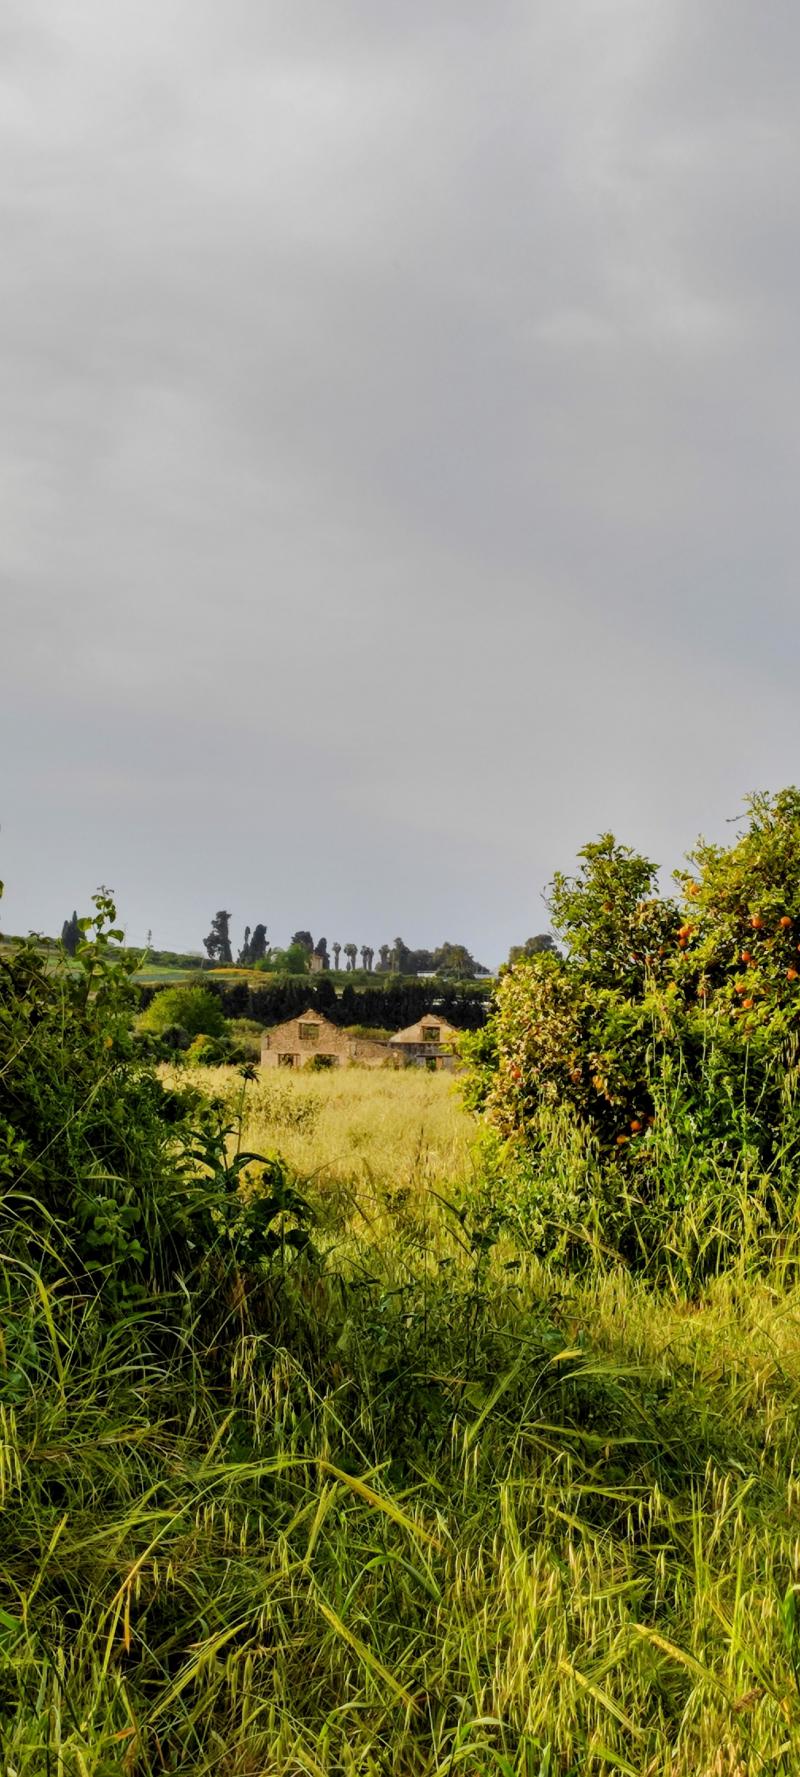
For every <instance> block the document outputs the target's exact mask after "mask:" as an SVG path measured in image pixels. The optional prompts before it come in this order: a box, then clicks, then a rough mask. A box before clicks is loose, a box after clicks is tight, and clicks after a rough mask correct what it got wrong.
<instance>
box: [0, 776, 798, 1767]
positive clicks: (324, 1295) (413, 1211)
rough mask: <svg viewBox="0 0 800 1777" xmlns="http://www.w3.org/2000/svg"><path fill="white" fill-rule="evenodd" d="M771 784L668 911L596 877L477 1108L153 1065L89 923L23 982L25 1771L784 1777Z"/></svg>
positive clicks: (13, 1107)
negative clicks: (52, 962)
mask: <svg viewBox="0 0 800 1777" xmlns="http://www.w3.org/2000/svg"><path fill="white" fill-rule="evenodd" d="M793 795H794V793H791V792H789V793H785V795H784V797H783V799H781V798H777V799H775V800H774V801H773V802H769V803H768V802H766V801H765V800H762V801H761V802H760V803H758V804H757V805H756V806H755V807H754V809H753V810H752V811H751V820H750V825H749V826H748V829H747V832H746V833H745V834H744V835H743V837H742V838H741V839H740V840H737V841H736V842H735V844H734V845H733V846H732V847H729V848H727V850H725V851H721V850H720V851H717V852H713V851H711V849H710V848H706V849H705V851H704V852H703V854H702V856H701V857H700V859H699V862H698V864H697V865H696V868H695V870H694V873H693V875H692V876H691V884H692V887H691V890H690V889H689V888H688V886H685V887H683V888H682V889H681V893H682V894H686V895H687V896H688V900H689V902H690V903H691V905H692V909H693V916H692V917H691V918H690V917H689V915H688V913H686V912H685V910H684V909H683V908H682V907H681V906H680V905H677V904H676V906H675V907H673V905H672V903H670V902H668V901H666V900H663V899H662V898H661V897H659V896H658V895H657V894H656V893H655V885H654V882H653V878H652V873H651V874H650V875H649V876H648V875H647V874H646V872H645V871H644V866H645V864H646V860H636V859H635V858H633V856H632V854H629V853H625V852H624V851H623V850H622V848H618V847H616V846H615V845H614V843H613V842H611V841H602V842H600V849H599V850H596V849H595V850H593V849H592V848H590V849H589V851H588V853H587V854H586V855H585V856H584V859H583V860H582V863H581V866H580V868H579V872H578V875H577V877H576V878H574V879H571V880H561V881H560V883H557V885H556V890H555V893H554V897H553V906H554V924H555V927H556V931H557V933H558V935H559V937H560V939H561V944H562V953H561V954H556V955H553V954H543V955H537V956H532V957H524V956H523V957H521V958H520V959H519V961H518V962H517V963H515V965H514V967H513V969H511V970H510V971H509V972H508V973H506V974H505V975H504V976H503V978H502V980H501V983H500V986H499V989H498V993H497V995H496V1000H495V1008H494V1011H493V1015H492V1018H491V1020H490V1022H489V1024H488V1025H487V1027H486V1029H485V1030H484V1031H483V1032H480V1033H477V1034H476V1035H474V1036H472V1037H470V1038H467V1039H465V1049H467V1050H469V1072H468V1074H467V1076H466V1081H465V1083H464V1082H462V1085H461V1086H460V1087H459V1086H454V1084H453V1082H452V1081H451V1080H449V1079H448V1078H447V1077H442V1076H432V1075H429V1074H427V1073H424V1072H421V1073H417V1072H415V1071H413V1070H412V1071H409V1072H407V1073H400V1074H396V1073H383V1072H377V1073H372V1072H369V1073H368V1072H363V1073H362V1072H360V1071H359V1070H357V1069H353V1070H341V1071H337V1072H335V1073H329V1074H325V1075H320V1074H308V1075H305V1074H303V1075H297V1076H292V1077H287V1078H286V1079H284V1078H281V1079H280V1080H275V1079H274V1078H272V1077H270V1078H259V1077H258V1076H257V1074H256V1071H255V1069H254V1068H253V1067H252V1066H251V1065H250V1064H249V1063H247V1062H245V1063H244V1064H243V1065H242V1066H240V1067H226V1068H219V1069H215V1068H213V1067H209V1066H202V1067H197V1068H194V1067H193V1066H192V1065H191V1063H189V1064H188V1065H187V1064H186V1063H181V1064H178V1065H169V1066H166V1067H164V1066H162V1067H161V1068H160V1071H159V1069H157V1067H156V1064H155V1063H154V1061H153V1060H152V1059H150V1058H149V1057H148V1054H147V1050H146V1047H143V1045H142V1044H141V1042H140V1041H139V1040H138V1038H137V1036H136V1033H135V1031H134V1022H135V1013H136V1002H135V989H134V988H133V987H132V985H131V979H130V974H131V968H132V966H135V965H134V964H131V963H129V962H128V961H126V960H125V959H124V958H122V959H121V958H120V956H119V953H118V948H117V947H116V945H117V941H116V940H115V927H114V911H113V907H112V905H111V903H110V901H109V899H108V897H106V896H100V897H99V899H98V902H97V905H96V908H95V916H94V919H93V921H92V922H86V924H85V925H84V926H83V938H82V942H81V943H80V945H79V947H78V950H77V953H76V958H75V966H74V967H73V968H70V969H66V968H65V969H62V970H59V969H57V968H56V969H54V968H53V967H52V966H49V967H46V966H45V964H44V962H43V960H42V956H41V953H40V952H39V951H37V949H36V947H35V946H33V945H26V944H24V943H22V944H18V945H15V946H12V947H10V949H9V950H8V951H7V953H6V955H5V956H4V958H3V959H2V962H0V1046H1V1047H0V1095H1V1096H0V1179H1V1180H2V1186H3V1189H2V1196H1V1197H0V1217H1V1218H2V1222H1V1226H0V1288H1V1289H2V1306H1V1307H0V1330H1V1332H2V1339H1V1340H0V1756H1V1757H2V1769H3V1771H4V1772H5V1773H7V1777H28V1774H31V1777H33V1774H34V1773H36V1774H37V1777H38V1774H39V1773H53V1777H56V1774H58V1777H62V1774H64V1777H72V1774H73V1773H74V1774H75V1777H89V1774H91V1777H103V1774H105V1773H109V1774H110V1773H112V1772H113V1773H119V1772H122V1773H126V1774H130V1777H155V1774H156V1773H163V1772H176V1773H177V1772H181V1773H188V1772H191V1773H198V1774H199V1773H202V1774H204V1777H205V1774H208V1777H210V1774H211V1773H218V1774H220V1777H257V1774H258V1777H262V1774H263V1777H266V1774H270V1777H279V1774H281V1777H289V1774H290V1773H291V1774H292V1777H294V1774H295V1773H304V1774H308V1777H384V1774H385V1777H389V1774H390V1773H391V1774H392V1777H395V1774H396V1777H450V1774H453V1777H456V1774H457V1773H460V1772H463V1773H465V1774H466V1773H468V1774H470V1777H474V1774H476V1773H499V1774H500V1777H610V1774H611V1773H616V1772H623V1773H629V1774H632V1777H644V1774H645V1773H647V1774H648V1777H756V1774H760V1773H770V1774H771V1777H778V1774H780V1777H793V1774H794V1773H795V1772H796V1771H797V1770H798V1768H800V1474H798V1466H797V1450H798V1447H799V1446H798V1431H799V1430H800V1426H799V1424H798V1419H799V1415H800V1273H799V1272H798V1258H799V1257H800V1239H799V1237H798V1235H799V1231H798V1215H797V1140H798V1122H797V1114H796V1108H795V1107H796V1091H795V1083H796V1046H795V1035H794V1032H795V1024H794V1001H793V999H792V997H791V995H792V989H793V987H794V981H793V979H792V978H791V976H790V973H789V971H790V970H792V969H793V968H794V964H793V962H792V961H791V960H789V961H787V960H786V958H787V956H789V947H790V944H791V943H792V942H794V947H795V948H796V943H797V942H800V930H798V928H797V927H796V926H795V921H797V922H798V926H800V900H799V899H797V897H800V887H798V888H797V889H795V887H794V885H795V883H797V884H800V870H798V871H797V872H795V861H796V859H797V860H798V861H800V807H798V804H797V802H795V801H793V800H792V797H793ZM737 848H738V850H737ZM647 868H648V870H649V866H648V867H647ZM684 880H685V879H684ZM559 896H560V897H561V899H560V900H559ZM580 896H583V897H584V898H583V901H582V902H581V901H580V899H579V897H580ZM793 897H795V898H794V899H793ZM651 902H656V903H657V905H655V906H653V907H650V906H649V904H650V903H651ZM643 903H644V905H645V906H646V907H648V911H647V912H646V913H640V912H637V909H638V908H639V907H640V906H641V905H642V904H643ZM609 920H612V925H613V930H612V928H611V927H608V928H607V926H606V924H605V922H607V921H609ZM754 920H760V921H761V922H762V923H761V924H760V925H756V924H754V923H753V921H754ZM784 921H789V924H785V923H783V922H784ZM687 926H689V927H690V930H689V931H688V932H687V931H686V929H685V928H686V927H687ZM681 928H684V929H683V930H681ZM796 931H797V938H795V932H796ZM598 932H599V934H600V935H599V936H598ZM614 932H616V934H617V937H616V940H615V942H616V948H615V947H614V943H612V941H611V940H612V938H613V937H614ZM643 932H644V935H645V938H646V940H647V942H642V933H643ZM742 933H744V934H745V935H744V938H743V937H742ZM748 934H749V935H748ZM756 940H757V942H756ZM743 950H748V951H749V952H750V955H751V958H755V962H743V960H742V954H741V953H742V951H743ZM742 979H744V981H745V985H746V988H747V991H746V992H745V993H744V994H742V993H740V992H739V987H740V985H741V980H742ZM745 1000H750V1001H752V1005H751V1006H749V1007H745V1006H744V1005H743V1004H742V1002H743V1001H745ZM465 1098H466V1100H467V1101H468V1103H467V1105H465V1102H464V1099H465ZM470 1106H471V1107H473V1108H469V1107H470ZM634 1125H638V1127H634ZM620 1137H623V1138H624V1139H622V1140H620V1139H619V1138H620Z"/></svg>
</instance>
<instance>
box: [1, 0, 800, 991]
mask: <svg viewBox="0 0 800 1777" xmlns="http://www.w3.org/2000/svg"><path fill="white" fill-rule="evenodd" d="M2 29H3V33H4V41H3V55H4V66H5V70H6V85H5V95H6V97H5V104H4V110H3V113H2V116H0V133H1V135H2V148H3V153H2V164H3V166H4V168H5V173H4V178H3V184H2V188H1V189H0V219H1V220H2V227H3V237H4V241H5V242H6V243H7V246H8V251H7V252H6V253H4V256H3V262H2V265H0V321H1V323H2V335H1V337H2V342H3V343H2V347H1V348H0V379H1V381H0V387H1V388H2V417H0V500H2V504H3V524H2V532H1V533H0V598H2V605H3V633H4V638H5V644H6V645H5V646H4V648H3V660H2V663H1V664H0V674H2V691H3V704H2V719H3V723H4V745H3V761H4V769H3V784H4V796H3V799H2V800H3V803H4V805H5V806H4V810H3V812H2V821H3V837H4V841H5V851H6V854H7V855H6V858H5V861H4V867H3V870H2V872H1V873H2V874H3V875H4V876H5V878H6V880H7V883H8V896H7V902H6V903H4V910H3V916H2V917H3V924H4V925H5V926H6V927H12V928H13V927H24V926H27V925H28V924H33V925H38V926H43V927H48V928H50V929H53V928H55V927H56V926H57V925H59V924H60V921H61V918H62V917H63V909H64V908H66V907H68V906H69V907H71V906H72V904H73V903H74V902H75V901H76V899H78V900H79V899H80V898H81V897H84V898H85V896H86V895H87V894H88V892H90V890H91V887H92V886H93V884H94V882H95V881H96V880H97V879H98V878H103V879H105V880H113V881H114V882H115V884H116V886H117V889H118V892H119V895H120V900H121V903H122V907H123V912H124V914H125V916H126V918H127V919H128V922H129V924H130V927H131V930H132V932H134V933H136V934H138V935H141V934H142V933H143V932H144V931H145V930H146V928H147V927H148V926H152V927H153V928H154V929H155V930H156V931H157V932H158V935H159V936H160V938H161V939H162V941H163V942H170V941H171V942H176V943H177V942H183V943H185V942H188V941H190V940H191V939H192V937H196V936H197V935H198V934H200V933H201V932H202V930H204V929H205V926H204V924H203V921H204V919H205V918H206V916H207V911H208V909H209V908H210V907H211V905H212V903H213V904H217V902H218V900H219V899H220V898H222V899H224V900H225V901H226V904H228V903H229V902H232V903H233V904H234V905H235V906H236V907H237V909H239V911H240V913H241V918H242V920H244V918H245V917H247V918H250V917H252V916H253V915H257V916H263V917H268V918H269V920H270V924H271V929H273V930H274V932H275V935H276V936H277V937H280V936H283V935H285V934H286V932H287V931H288V930H289V929H291V928H292V927H293V926H294V925H296V924H297V923H298V922H299V923H302V924H309V923H310V924H312V925H314V926H319V927H320V928H321V929H324V930H326V932H327V934H328V936H329V937H331V936H332V935H333V929H332V928H333V925H334V924H338V926H339V928H340V930H339V935H340V937H341V936H343V934H344V930H345V926H348V927H349V928H350V929H352V930H353V931H355V930H356V928H358V932H359V933H361V934H363V936H364V938H365V939H366V938H367V937H370V938H372V940H373V941H380V939H381V937H382V936H383V935H384V933H386V932H390V931H391V930H393V929H397V928H400V929H403V930H404V931H405V932H406V934H407V936H408V938H409V940H410V941H418V942H426V941H428V940H429V939H433V940H435V939H436V937H438V936H442V935H443V934H444V931H445V928H446V929H447V932H448V935H450V936H457V935H463V936H465V937H466V939H467V940H468V941H470V942H471V943H472V944H473V946H474V947H475V948H476V949H477V950H478V951H480V952H482V953H483V954H484V955H486V956H487V957H488V958H489V959H493V958H496V957H497V956H499V955H501V954H502V953H503V951H504V950H505V948H506V947H507V945H508V943H509V942H510V941H512V939H514V938H516V937H519V936H520V934H521V933H523V935H524V932H523V928H524V930H527V929H528V928H529V927H531V926H533V925H535V924H536V923H537V921H541V918H542V909H541V907H540V905H539V902H538V894H539V890H540V888H541V886H542V885H543V884H544V882H545V881H546V880H547V878H548V877H549V876H550V874H551V873H552V870H553V869H554V868H555V867H557V866H560V865H562V864H564V863H568V862H569V859H570V857H571V855H572V853H573V851H574V848H575V846H576V845H577V844H579V843H580V842H581V841H582V840H583V839H585V838H586V837H588V836H589V835H590V834H591V833H592V832H593V831H595V830H596V829H597V828H599V827H601V826H602V827H605V826H607V825H610V824H614V825H616V826H617V827H618V828H619V829H620V831H621V832H622V833H623V834H624V835H625V836H627V837H630V838H631V839H632V840H633V841H634V842H639V843H642V844H643V845H646V846H647V847H648V848H649V849H650V851H651V852H653V853H654V854H655V855H656V856H657V857H660V858H663V859H664V860H665V861H666V862H668V863H672V862H675V861H677V858H678V856H679V854H680V851H681V849H682V847H683V846H684V845H685V844H688V843H690V842H691V840H692V838H693V837H694V834H695V831H696V830H697V829H698V828H699V827H701V826H702V827H705V828H706V829H712V830H717V831H725V828H724V820H725V817H727V816H729V815H731V814H732V813H734V812H735V809H736V805H737V802H738V799H739V797H740V795H741V794H742V793H743V792H744V791H746V790H747V789H749V788H751V787H755V786H757V785H761V784H777V783H779V782H782V781H787V780H791V779H792V778H793V777H796V776H797V775H798V766H797V745H798V721H797V715H796V697H795V688H794V661H793V649H792V640H793V628H794V620H795V614H796V609H797V597H796V593H795V587H794V577H795V565H794V555H795V549H794V542H795V524H794V505H795V493H794V489H795V484H796V481H797V470H798V446H797V436H796V418H795V415H796V408H797V386H796V385H797V350H796V342H795V331H796V321H795V310H796V300H797V293H798V281H799V279H798V270H799V268H798V263H797V259H798V236H797V230H796V227H795V225H794V216H795V214H796V210H797V198H798V190H797V185H798V170H797V169H798V166H800V157H798V147H799V146H800V144H799V143H798V133H799V129H798V124H797V120H796V115H795V113H796V107H795V103H794V93H793V79H792V72H793V70H794V68H796V65H797V53H798V49H799V48H800V21H798V19H797V18H796V16H795V14H794V12H793V11H792V10H791V9H790V8H789V7H788V5H787V6H782V7H780V8H777V9H774V10H773V11H772V12H771V13H770V14H769V17H767V15H766V14H764V12H763V11H759V10H757V9H754V8H752V7H749V6H745V5H744V4H743V3H742V0H726V3H725V5H722V4H721V0H712V3H711V4H709V5H708V6H706V7H703V8H697V7H693V6H690V5H689V4H688V0H678V3H676V0H654V4H653V5H652V6H648V7H647V8H643V7H641V6H640V5H639V4H638V0H576V3H575V4H574V5H573V6H570V7H569V8H553V7H550V6H546V5H544V4H542V5H536V6H530V5H528V4H522V3H521V0H520V3H519V4H517V3H515V0H505V3H502V4H498V5H496V6H493V7H491V8H488V9H487V8H486V7H485V6H478V5H477V4H467V5H464V4H461V3H459V4H456V3H455V0H453V3H452V4H444V5H442V6H437V7H430V6H423V5H422V3H421V0H414V4H408V5H405V6H399V5H397V6H394V5H386V6H382V7H375V6H372V5H369V4H367V0H347V3H346V4H344V5H342V6H337V7H335V8H334V7H330V6H328V5H325V4H323V0H291V3H289V0H285V3H283V4H278V3H277V0H275V3H271V4H267V5H261V4H255V3H252V4H250V3H247V0H232V3H231V4H230V5H228V6H226V7H224V8H219V7H217V6H212V5H211V4H210V3H205V0H204V3H198V0H192V4H189V0H171V3H169V0H146V4H145V3H142V4H141V5H139V6H138V7H137V8H136V9H135V10H130V11H127V10H124V9H117V8H109V7H107V6H105V5H103V4H101V0H91V3H90V0H65V3H64V4H59V5H56V4H55V3H54V0H38V4H34V3H33V0H26V4H25V6H24V7H23V6H18V7H17V8H16V9H15V8H13V7H12V8H7V9H6V13H5V15H4V21H3V27H2Z"/></svg>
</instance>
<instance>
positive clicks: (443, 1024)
mask: <svg viewBox="0 0 800 1777" xmlns="http://www.w3.org/2000/svg"><path fill="white" fill-rule="evenodd" d="M431 1024H435V1025H436V1028H437V1030H438V1032H439V1046H440V1047H444V1043H445V1042H447V1041H449V1039H450V1038H451V1037H457V1036H458V1034H459V1033H458V1031H457V1030H456V1028H455V1025H453V1024H448V1022H447V1019H446V1018H440V1017H438V1015H437V1013H436V1012H429V1013H428V1014H427V1016H426V1017H425V1018H420V1019H419V1021H418V1023H416V1024H409V1026H408V1029H407V1030H398V1031H396V1032H395V1034H394V1036H393V1037H390V1038H389V1041H390V1043H424V1041H425V1038H424V1037H423V1035H422V1032H423V1030H427V1029H428V1028H429V1026H430V1025H431Z"/></svg>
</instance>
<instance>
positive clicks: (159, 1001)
mask: <svg viewBox="0 0 800 1777" xmlns="http://www.w3.org/2000/svg"><path fill="white" fill-rule="evenodd" d="M138 1024H139V1029H140V1030H143V1031H149V1032H150V1033H151V1034H152V1035H153V1036H163V1034H164V1033H165V1032H166V1031H170V1030H174V1029H175V1028H176V1027H177V1028H178V1029H180V1030H184V1031H186V1033H187V1035H188V1036H189V1037H197V1036H203V1037H222V1036H224V1034H225V1018H224V1014H223V1011H222V1006H221V1004H220V1001H219V999H218V998H217V995H216V994H214V993H211V992H210V990H209V989H208V988H207V987H200V986H194V985H192V984H190V983H189V984H186V985H183V984H181V985H176V986H175V987H164V988H162V990H161V992H160V993H157V994H156V995H155V997H154V998H153V999H152V1000H151V1002H150V1004H149V1006H147V1007H146V1009H145V1011H144V1012H140V1014H139V1019H138Z"/></svg>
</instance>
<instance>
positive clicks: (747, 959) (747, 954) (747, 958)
mask: <svg viewBox="0 0 800 1777" xmlns="http://www.w3.org/2000/svg"><path fill="white" fill-rule="evenodd" d="M752 960H753V956H752V952H751V951H749V950H743V951H742V962H743V963H751V962H752Z"/></svg>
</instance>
